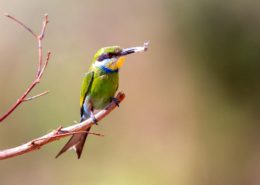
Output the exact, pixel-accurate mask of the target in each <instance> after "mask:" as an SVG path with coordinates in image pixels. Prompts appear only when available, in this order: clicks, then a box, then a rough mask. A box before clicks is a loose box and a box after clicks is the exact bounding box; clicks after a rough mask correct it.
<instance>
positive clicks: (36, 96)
mask: <svg viewBox="0 0 260 185" xmlns="http://www.w3.org/2000/svg"><path fill="white" fill-rule="evenodd" d="M49 92H50V91H49V90H47V91H44V92H42V93H40V94H37V95H34V96H31V97H29V98H25V99H24V100H23V101H31V100H34V99H35V98H39V97H40V96H44V95H46V94H48V93H49Z"/></svg>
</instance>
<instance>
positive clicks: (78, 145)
mask: <svg viewBox="0 0 260 185" xmlns="http://www.w3.org/2000/svg"><path fill="white" fill-rule="evenodd" d="M86 119H87V118H85V117H84V118H83V116H82V118H81V120H80V122H82V121H85V120H86ZM90 128H91V127H89V128H88V129H87V130H86V131H87V132H89V130H90ZM87 136H88V133H83V134H74V135H73V136H71V138H70V140H69V141H68V142H67V143H66V144H65V145H64V147H63V148H62V149H61V150H60V152H59V153H58V154H57V155H56V157H55V158H58V157H59V156H60V155H61V154H63V153H64V152H66V151H68V150H69V149H74V150H75V151H76V153H77V155H78V159H79V158H80V156H81V153H82V150H83V148H84V144H85V141H86V138H87Z"/></svg>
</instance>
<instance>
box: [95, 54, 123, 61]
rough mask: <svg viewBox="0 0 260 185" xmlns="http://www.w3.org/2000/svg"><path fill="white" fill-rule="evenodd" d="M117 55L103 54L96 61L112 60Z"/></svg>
mask: <svg viewBox="0 0 260 185" xmlns="http://www.w3.org/2000/svg"><path fill="white" fill-rule="evenodd" d="M117 55H118V54H116V53H105V54H102V55H100V56H99V57H98V59H97V60H98V61H102V60H105V59H108V58H112V57H114V56H117Z"/></svg>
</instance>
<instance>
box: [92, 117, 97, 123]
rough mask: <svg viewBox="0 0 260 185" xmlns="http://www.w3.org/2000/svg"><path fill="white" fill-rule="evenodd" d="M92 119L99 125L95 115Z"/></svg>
mask: <svg viewBox="0 0 260 185" xmlns="http://www.w3.org/2000/svg"><path fill="white" fill-rule="evenodd" d="M92 121H93V123H94V124H95V125H98V120H97V119H96V118H95V116H93V117H92Z"/></svg>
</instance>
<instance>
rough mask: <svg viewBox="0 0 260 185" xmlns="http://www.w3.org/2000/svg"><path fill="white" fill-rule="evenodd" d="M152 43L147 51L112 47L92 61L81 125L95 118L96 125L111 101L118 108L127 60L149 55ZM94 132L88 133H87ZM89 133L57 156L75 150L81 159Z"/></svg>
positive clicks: (82, 102)
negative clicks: (121, 71) (121, 72)
mask: <svg viewBox="0 0 260 185" xmlns="http://www.w3.org/2000/svg"><path fill="white" fill-rule="evenodd" d="M147 46H148V42H147V43H144V46H143V47H141V46H140V47H132V48H126V49H122V48H121V47H119V46H109V47H104V48H101V49H99V50H98V51H97V53H96V54H95V55H94V58H93V59H92V63H91V65H90V68H89V71H88V72H87V73H86V74H85V76H84V78H83V81H82V86H81V93H80V116H81V119H80V122H82V121H84V120H86V119H88V118H92V119H93V122H94V123H97V120H96V119H95V117H94V110H100V109H103V108H105V107H106V106H107V105H108V104H109V103H110V102H111V101H114V102H115V103H116V104H117V103H118V100H117V99H116V98H114V96H115V93H116V91H117V89H118V80H119V74H118V72H119V69H120V68H121V67H122V65H123V63H124V61H125V56H126V55H129V54H132V53H136V52H142V51H146V50H147ZM89 130H90V128H88V129H87V132H88V131H89ZM87 136H88V133H80V134H74V135H73V136H72V137H71V138H70V140H69V141H68V142H67V143H66V144H65V146H64V147H63V148H62V149H61V151H60V152H59V153H58V155H57V156H56V158H57V157H59V156H60V155H61V154H62V153H64V152H66V151H67V150H69V149H71V148H73V149H74V150H75V151H76V153H77V156H78V159H79V158H80V156H81V153H82V150H83V147H84V144H85V141H86V138H87Z"/></svg>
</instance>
